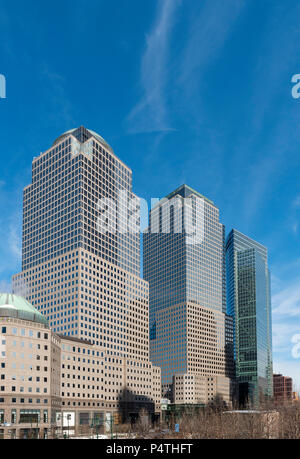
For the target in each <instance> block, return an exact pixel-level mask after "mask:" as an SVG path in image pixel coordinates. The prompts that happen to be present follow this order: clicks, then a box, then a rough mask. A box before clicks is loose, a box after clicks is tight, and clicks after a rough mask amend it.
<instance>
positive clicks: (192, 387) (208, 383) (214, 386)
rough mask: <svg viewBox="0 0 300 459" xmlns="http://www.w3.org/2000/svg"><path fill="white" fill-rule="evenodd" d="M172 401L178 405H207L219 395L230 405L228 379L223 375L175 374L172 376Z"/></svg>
mask: <svg viewBox="0 0 300 459" xmlns="http://www.w3.org/2000/svg"><path fill="white" fill-rule="evenodd" d="M173 390H174V403H175V404H178V405H183V404H186V405H194V404H200V405H202V404H203V405H207V404H209V403H212V402H214V401H215V400H216V397H218V396H219V397H221V398H222V399H223V400H224V402H226V404H227V405H230V403H231V399H230V379H229V378H227V377H224V376H213V377H212V376H201V375H199V374H184V375H175V376H174V378H173Z"/></svg>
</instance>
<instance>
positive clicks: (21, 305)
mask: <svg viewBox="0 0 300 459" xmlns="http://www.w3.org/2000/svg"><path fill="white" fill-rule="evenodd" d="M0 317H15V318H18V319H23V320H29V321H31V322H38V323H40V324H43V325H46V326H47V327H49V325H48V321H47V319H46V317H44V316H43V315H42V314H41V313H40V312H39V311H38V310H37V309H35V308H34V307H33V306H32V304H30V303H29V302H28V301H27V300H25V299H24V298H22V297H20V296H17V295H12V294H10V293H0Z"/></svg>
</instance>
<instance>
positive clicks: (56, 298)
mask: <svg viewBox="0 0 300 459" xmlns="http://www.w3.org/2000/svg"><path fill="white" fill-rule="evenodd" d="M134 198H135V195H134V194H133V192H132V171H131V170H130V169H129V168H128V166H127V165H126V164H124V163H123V162H122V161H121V160H120V159H119V158H118V157H117V156H116V155H115V153H114V151H113V150H112V148H111V147H110V146H109V145H108V144H107V142H106V141H105V140H104V139H103V138H102V137H101V136H99V135H98V134H97V133H95V132H94V131H91V130H88V129H86V128H85V127H83V126H81V127H79V128H78V129H73V130H71V131H68V132H66V133H64V134H63V135H61V136H60V137H58V138H57V139H56V140H55V142H54V143H53V145H52V146H51V148H50V149H49V150H47V151H46V152H44V153H41V154H40V155H39V156H38V157H36V158H34V159H33V163H32V183H31V184H30V185H29V186H27V187H26V188H25V189H24V196H23V246H22V272H21V273H19V274H17V275H15V276H14V277H13V293H16V294H19V295H21V296H24V297H25V298H26V299H27V300H28V301H29V302H30V303H31V304H32V305H33V306H34V307H35V308H37V309H38V311H40V312H41V313H42V314H43V315H44V316H45V317H46V319H47V320H48V322H49V325H50V327H51V329H52V330H53V332H55V333H58V334H63V335H65V336H68V337H73V338H76V339H81V340H85V341H89V342H91V343H92V344H93V345H96V346H99V347H101V348H103V349H104V351H105V353H106V355H108V356H119V357H124V358H127V359H130V362H131V363H132V364H133V362H135V365H136V367H137V368H138V370H137V373H140V375H139V376H138V377H137V378H138V379H140V378H141V380H142V379H143V377H142V373H143V371H145V368H150V366H151V364H150V362H149V334H148V328H149V318H148V314H149V303H148V284H147V282H145V281H144V280H143V279H142V278H141V277H140V247H139V246H140V240H139V234H138V233H135V232H133V231H130V230H129V229H128V213H127V207H128V203H129V202H131V201H132V199H134ZM110 203H113V206H114V207H113V206H111V205H110ZM104 211H105V212H107V213H106V214H105V219H104V223H105V222H106V217H107V221H108V224H107V228H106V230H105V231H104V230H103V227H101V228H99V219H100V221H101V222H103V215H104ZM137 219H138V218H137ZM130 362H129V363H130ZM109 390H111V389H109ZM137 391H138V392H139V393H142V392H143V384H142V383H138V384H137Z"/></svg>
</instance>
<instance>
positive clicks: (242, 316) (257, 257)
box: [226, 230, 273, 405]
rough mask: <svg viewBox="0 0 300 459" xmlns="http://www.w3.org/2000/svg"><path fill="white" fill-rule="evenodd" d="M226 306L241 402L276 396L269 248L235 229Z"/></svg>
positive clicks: (230, 243)
mask: <svg viewBox="0 0 300 459" xmlns="http://www.w3.org/2000/svg"><path fill="white" fill-rule="evenodd" d="M226 266H227V306H228V314H229V315H230V316H232V317H233V320H234V352H235V361H236V377H237V382H238V384H239V392H240V402H241V403H242V404H243V403H245V402H246V400H248V401H249V402H250V403H252V404H254V405H257V404H258V403H259V401H260V399H261V397H270V396H272V395H273V381H272V377H273V376H272V375H273V373H272V371H273V370H272V366H273V365H272V322H271V299H270V272H269V268H268V251H267V249H266V248H265V247H264V246H262V245H261V244H259V243H258V242H256V241H254V240H252V239H250V238H249V237H247V236H245V235H244V234H242V233H240V232H239V231H237V230H232V231H231V233H230V234H229V236H228V238H227V243H226Z"/></svg>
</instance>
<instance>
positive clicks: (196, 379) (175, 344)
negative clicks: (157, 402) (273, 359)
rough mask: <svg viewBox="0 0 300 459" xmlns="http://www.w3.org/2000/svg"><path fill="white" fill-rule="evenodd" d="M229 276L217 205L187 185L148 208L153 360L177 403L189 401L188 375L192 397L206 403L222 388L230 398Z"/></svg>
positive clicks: (146, 236) (146, 240)
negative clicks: (226, 289)
mask: <svg viewBox="0 0 300 459" xmlns="http://www.w3.org/2000/svg"><path fill="white" fill-rule="evenodd" d="M224 274H225V269H224V227H223V225H222V224H221V223H220V222H219V210H218V208H217V207H216V206H215V205H214V203H213V202H211V201H210V200H208V199H207V198H204V197H203V196H202V195H200V194H199V193H198V192H196V191H195V190H193V189H191V188H190V187H188V186H187V185H183V186H182V187H180V188H178V189H177V190H175V191H174V192H173V193H171V194H170V195H168V196H167V197H166V198H164V199H163V200H162V201H160V202H159V203H158V204H157V205H156V207H154V208H153V209H152V210H151V212H150V224H149V228H148V230H147V231H146V232H145V234H144V277H145V279H146V280H147V281H148V282H149V289H150V290H149V292H150V349H151V354H150V355H151V361H152V362H153V364H154V365H156V366H159V367H160V368H161V371H162V388H163V396H164V397H169V398H170V399H171V400H173V401H174V402H176V403H185V402H184V401H185V400H187V398H186V395H184V394H187V393H188V392H190V393H191V391H190V390H189V389H188V386H187V387H183V386H185V385H188V384H189V383H191V381H193V385H194V387H195V390H193V394H194V396H192V395H190V397H189V400H188V402H189V403H194V404H195V403H207V402H210V401H212V400H213V398H214V397H215V396H216V395H217V394H220V395H222V396H223V398H224V400H225V401H226V402H228V403H229V402H230V377H231V376H232V371H233V367H232V340H233V336H232V319H231V318H230V317H228V316H226V314H225V313H224V309H225V298H224V294H225V289H224V282H225V279H224ZM217 377H220V378H219V382H220V381H221V379H222V378H223V379H222V384H221V383H220V384H217V383H216V381H217ZM207 388H209V391H207ZM177 389H178V391H177ZM210 389H212V390H210ZM176 391H177V393H176Z"/></svg>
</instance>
